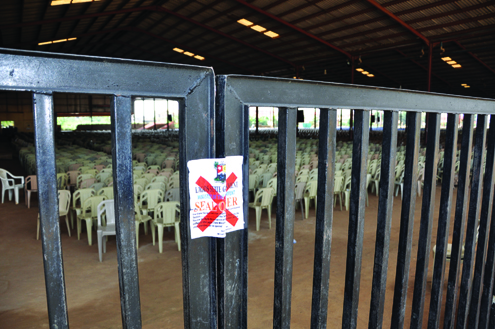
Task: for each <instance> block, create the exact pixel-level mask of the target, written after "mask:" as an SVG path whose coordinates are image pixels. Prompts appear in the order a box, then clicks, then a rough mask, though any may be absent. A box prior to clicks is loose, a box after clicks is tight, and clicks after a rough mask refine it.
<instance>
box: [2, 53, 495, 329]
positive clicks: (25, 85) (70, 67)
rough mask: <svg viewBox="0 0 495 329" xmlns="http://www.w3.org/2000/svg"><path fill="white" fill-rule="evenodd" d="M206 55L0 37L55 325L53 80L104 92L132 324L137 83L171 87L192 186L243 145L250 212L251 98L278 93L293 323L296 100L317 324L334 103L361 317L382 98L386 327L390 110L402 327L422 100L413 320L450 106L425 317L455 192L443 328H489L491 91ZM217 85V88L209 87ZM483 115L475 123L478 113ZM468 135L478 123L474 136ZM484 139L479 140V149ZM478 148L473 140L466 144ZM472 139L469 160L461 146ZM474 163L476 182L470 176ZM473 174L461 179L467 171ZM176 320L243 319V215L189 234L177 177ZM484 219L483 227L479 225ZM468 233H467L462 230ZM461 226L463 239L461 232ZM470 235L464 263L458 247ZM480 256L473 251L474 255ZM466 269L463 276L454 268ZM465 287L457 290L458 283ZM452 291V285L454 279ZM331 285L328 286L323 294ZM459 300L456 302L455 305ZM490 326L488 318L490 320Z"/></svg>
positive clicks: (62, 87)
mask: <svg viewBox="0 0 495 329" xmlns="http://www.w3.org/2000/svg"><path fill="white" fill-rule="evenodd" d="M214 79H215V76H214V74H213V71H212V70H211V69H209V68H205V67H193V66H185V65H171V64H163V63H151V62H140V61H130V60H117V59H107V58H105V59H104V58H91V57H79V56H67V55H55V54H47V53H33V52H22V51H14V50H5V49H3V50H0V90H14V91H31V92H32V93H33V111H34V119H35V133H36V136H35V143H36V156H37V168H38V180H39V198H40V214H41V225H42V243H43V254H44V265H45V278H46V287H47V298H48V312H49V320H50V326H51V327H52V328H68V317H67V307H66V305H67V304H66V296H65V284H64V274H63V264H62V255H61V245H60V231H59V221H58V205H57V193H56V180H55V173H56V170H55V152H54V146H55V144H54V124H55V122H54V112H53V97H52V96H53V93H54V92H71V93H91V94H111V95H112V97H113V98H112V106H111V117H112V148H113V166H114V168H116V169H115V170H114V182H116V184H115V185H114V186H115V187H114V194H115V210H116V217H117V221H116V222H117V251H118V263H119V280H120V294H121V306H122V321H123V327H125V328H140V327H141V313H140V299H139V286H138V273H137V253H136V249H135V232H134V223H133V221H134V209H133V192H132V159H131V122H130V117H131V111H132V102H131V100H132V97H133V96H147V97H164V98H173V99H177V100H178V101H179V104H180V118H179V120H180V122H181V128H180V133H179V136H180V175H181V176H180V179H181V186H183V187H185V186H187V178H188V177H187V167H186V162H187V161H189V160H192V159H201V158H211V157H215V156H216V157H224V156H229V155H243V156H244V159H245V160H244V167H243V174H244V182H243V183H244V206H245V209H244V212H245V215H246V218H247V214H248V209H247V204H248V202H247V201H248V200H247V195H248V190H247V189H248V184H247V183H248V182H247V180H248V161H247V159H248V152H249V129H248V108H249V106H277V107H279V129H278V137H279V139H278V140H279V142H278V167H277V168H278V186H277V190H278V192H277V195H278V197H277V216H276V217H277V221H276V252H275V253H276V259H275V262H276V264H275V265H276V266H275V268H276V270H275V283H274V316H273V327H274V328H289V327H290V315H291V284H292V248H293V234H294V217H295V212H294V202H295V200H294V199H295V198H294V174H295V172H294V170H295V169H294V168H295V154H296V112H297V111H296V110H297V108H298V107H317V108H320V109H321V114H320V129H319V158H318V181H319V184H318V192H317V197H318V203H319V205H321V206H319V207H318V209H317V213H316V233H315V234H316V236H315V237H316V240H315V260H314V277H313V301H312V309H311V327H312V328H325V327H326V325H327V320H326V317H327V308H328V298H329V291H328V287H329V273H330V255H331V250H330V247H331V238H332V216H333V195H334V194H333V189H334V186H333V184H334V171H335V161H334V160H335V150H336V127H337V118H336V109H338V108H350V109H358V110H355V124H354V126H355V128H354V139H353V150H354V151H353V154H352V163H353V165H352V185H351V194H350V199H351V202H350V212H349V236H348V247H347V268H346V279H345V292H344V305H343V323H342V327H343V328H355V327H356V326H357V311H358V303H359V285H360V280H361V275H360V274H361V261H362V247H363V234H364V211H365V188H366V185H365V183H366V163H367V158H368V145H369V113H368V112H369V111H371V110H383V111H384V131H383V144H382V162H381V173H382V174H381V181H380V191H379V208H378V221H377V223H378V224H377V239H376V246H375V260H374V271H373V288H372V297H371V306H370V307H371V308H370V318H369V327H370V328H381V327H382V319H383V309H384V297H385V283H386V277H387V267H388V258H389V245H390V227H391V216H392V209H393V188H394V166H395V160H396V152H397V122H398V111H407V133H406V134H407V145H406V167H405V176H404V196H403V201H402V213H401V225H400V240H399V251H398V261H397V269H396V281H395V292H394V302H393V312H392V327H393V328H402V327H403V325H404V315H405V310H406V294H407V288H408V287H407V284H408V276H409V266H410V260H411V249H412V224H413V220H414V208H415V202H416V183H417V179H418V177H417V176H418V174H417V172H418V167H417V163H418V161H417V160H418V153H419V145H420V143H419V139H420V128H421V127H420V122H421V112H427V113H428V117H429V122H428V127H429V129H428V131H427V151H426V162H425V164H426V166H425V179H424V194H423V204H422V211H421V224H420V238H419V242H418V255H417V264H416V276H415V283H414V297H413V304H412V317H411V326H410V327H411V328H421V327H422V323H423V321H422V320H423V313H424V312H423V308H424V299H425V289H426V275H427V273H428V262H429V257H430V242H431V237H432V223H433V221H434V217H435V216H434V213H433V212H434V200H435V189H434V187H435V184H436V173H437V160H438V158H437V154H438V152H437V151H438V148H439V136H440V113H448V123H447V130H446V140H445V156H444V159H445V160H444V173H443V180H442V192H441V197H440V213H439V215H438V227H439V229H438V231H437V251H436V255H437V256H436V258H435V262H434V277H433V283H432V292H431V301H430V310H429V313H428V314H429V315H428V328H438V327H439V319H440V316H441V314H440V313H441V312H440V310H441V305H442V287H443V282H444V279H445V278H444V269H445V266H446V265H445V256H446V249H447V239H448V235H449V223H450V214H451V211H452V209H453V205H454V204H455V221H454V224H453V225H454V229H453V232H454V233H453V243H452V254H451V262H450V271H449V277H448V290H447V299H446V301H445V305H446V306H445V314H444V328H453V327H454V326H455V327H456V328H465V327H469V328H478V327H479V328H488V326H489V324H490V318H489V317H490V315H492V316H493V314H491V313H490V308H491V304H492V295H493V294H492V290H493V279H494V276H493V274H494V265H495V262H494V258H495V230H494V229H493V225H495V220H492V215H495V212H492V205H493V197H494V193H493V183H494V177H493V171H494V157H495V119H494V120H490V128H489V129H486V127H487V125H488V120H489V118H488V115H491V114H492V113H495V101H490V100H484V99H473V98H467V97H456V96H446V95H438V94H428V93H422V92H414V91H399V90H392V89H385V88H376V87H363V86H353V85H343V84H333V83H323V82H307V81H298V80H292V79H290V80H289V79H274V78H261V77H246V76H218V77H217V81H216V88H215V81H214ZM215 89H216V92H215ZM460 114H463V115H464V117H463V120H464V121H463V122H464V123H463V128H462V140H461V141H460V142H461V155H460V159H461V160H460V161H461V162H460V170H459V177H458V193H457V200H455V201H454V200H453V185H454V183H453V182H454V175H453V172H454V163H455V157H456V152H455V151H456V148H457V143H458V141H457V135H458V128H457V127H458V122H459V115H460ZM475 115H477V128H476V132H475V134H474V132H473V131H474V129H473V121H474V116H475ZM473 135H474V136H473ZM485 144H486V152H485ZM473 149H474V150H473ZM472 152H474V160H473V162H472V164H471V161H470V160H469V159H470V158H471V153H472ZM470 175H471V176H472V178H471V183H470ZM470 184H471V188H470V189H469V185H470ZM181 200H182V202H181V216H182V217H181V241H182V270H183V300H184V324H185V327H186V328H217V327H218V328H247V314H248V313H247V312H248V310H247V291H248V287H247V275H248V271H247V268H248V267H247V255H248V250H247V249H248V239H247V237H248V233H247V221H246V227H245V229H244V230H241V231H235V232H232V233H229V234H228V235H227V237H226V238H225V239H214V238H201V239H195V240H191V239H190V233H189V229H188V222H189V221H188V219H189V218H188V217H189V212H188V202H187V200H189V195H188V189H187V188H183V189H182V191H181ZM478 219H479V238H478V240H477V242H476V231H477V230H476V228H477V226H478ZM464 236H465V238H464ZM464 239H465V243H464ZM463 244H464V245H465V247H464V256H463V266H462V275H461V267H460V261H461V247H460V246H462V245H463ZM475 258H476V260H475ZM459 279H460V280H459ZM459 287H460V290H459ZM458 290H459V294H458V295H457V291H458ZM330 297H331V296H330ZM456 314H457V316H456ZM491 327H493V323H491Z"/></svg>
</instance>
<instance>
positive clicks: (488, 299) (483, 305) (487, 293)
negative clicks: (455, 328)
mask: <svg viewBox="0 0 495 329" xmlns="http://www.w3.org/2000/svg"><path fill="white" fill-rule="evenodd" d="M494 125H495V116H494V115H491V116H490V135H491V134H492V132H491V130H495V129H493V128H494ZM490 138H491V139H494V137H493V136H492V135H491V136H490ZM486 169H487V170H491V171H492V173H491V174H492V176H493V170H494V168H493V166H492V167H491V168H490V167H488V163H487V166H486ZM485 175H488V172H487V171H486V170H485ZM493 197H495V196H493ZM493 204H494V202H493V201H492V203H491V207H493ZM494 216H495V211H493V208H492V210H491V222H490V233H489V242H488V251H487V254H486V263H485V264H486V265H485V275H484V278H483V292H482V295H481V302H480V309H479V313H480V316H479V323H478V324H479V325H478V328H480V329H485V328H488V325H489V321H490V307H491V306H492V305H493V293H492V291H493V280H494V273H495V219H494Z"/></svg>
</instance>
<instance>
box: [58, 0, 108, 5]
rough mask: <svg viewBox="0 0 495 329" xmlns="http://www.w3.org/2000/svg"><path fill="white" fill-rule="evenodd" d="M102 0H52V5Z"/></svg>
mask: <svg viewBox="0 0 495 329" xmlns="http://www.w3.org/2000/svg"><path fill="white" fill-rule="evenodd" d="M96 1H100V0H52V2H51V3H50V5H51V6H60V5H70V4H72V3H84V2H96Z"/></svg>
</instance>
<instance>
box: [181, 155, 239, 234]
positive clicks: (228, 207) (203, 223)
mask: <svg viewBox="0 0 495 329" xmlns="http://www.w3.org/2000/svg"><path fill="white" fill-rule="evenodd" d="M242 161H243V157H242V156H231V157H226V158H222V159H201V160H191V161H188V162H187V168H188V169H189V195H190V198H191V203H190V206H189V209H190V210H189V220H190V223H189V224H190V227H191V239H196V238H200V237H204V236H210V237H215V238H224V237H225V234H226V233H229V232H232V231H236V230H242V229H243V228H244V216H243V202H242V200H243V198H242Z"/></svg>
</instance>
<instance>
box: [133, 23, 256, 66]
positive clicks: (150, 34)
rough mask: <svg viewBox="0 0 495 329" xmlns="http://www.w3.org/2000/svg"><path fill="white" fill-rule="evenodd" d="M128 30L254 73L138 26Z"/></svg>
mask: <svg viewBox="0 0 495 329" xmlns="http://www.w3.org/2000/svg"><path fill="white" fill-rule="evenodd" d="M129 31H134V32H138V33H141V34H146V35H149V36H150V37H153V38H155V39H158V40H162V41H165V42H168V43H171V44H174V45H176V46H178V47H181V48H184V49H187V50H190V51H192V52H194V53H196V54H201V55H204V56H205V57H206V58H211V59H214V60H217V61H219V62H223V63H225V64H228V65H230V66H232V67H236V68H238V69H241V70H243V71H245V72H249V73H251V74H254V72H253V71H252V70H251V69H248V68H245V67H243V66H240V65H237V64H234V63H232V62H230V61H227V60H224V59H221V58H219V57H216V56H214V55H212V54H209V53H205V52H204V51H201V50H197V49H194V48H191V47H189V46H186V45H183V44H180V43H178V42H176V41H173V40H170V39H167V38H164V37H162V36H160V35H157V34H154V33H151V32H148V31H145V30H142V29H140V28H137V27H130V28H129Z"/></svg>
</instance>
